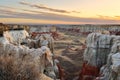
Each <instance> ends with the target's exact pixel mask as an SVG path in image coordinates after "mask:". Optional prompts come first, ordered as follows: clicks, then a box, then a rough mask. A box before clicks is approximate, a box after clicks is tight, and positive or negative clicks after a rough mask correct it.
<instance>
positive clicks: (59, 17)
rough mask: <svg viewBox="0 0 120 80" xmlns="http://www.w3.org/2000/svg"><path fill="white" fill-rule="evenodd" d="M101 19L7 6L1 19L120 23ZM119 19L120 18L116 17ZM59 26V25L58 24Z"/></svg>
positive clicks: (2, 11) (105, 18)
mask: <svg viewBox="0 0 120 80" xmlns="http://www.w3.org/2000/svg"><path fill="white" fill-rule="evenodd" d="M98 16H99V18H82V17H74V16H68V15H63V14H55V13H49V12H41V11H36V10H29V9H18V8H12V7H7V6H4V7H3V6H2V7H1V6H0V18H22V19H36V20H49V21H62V22H69V23H73V22H75V23H89V24H91V23H95V24H107V23H108V24H111V23H113V24H114V23H115V24H117V23H120V20H115V19H113V18H112V19H109V16H102V15H98ZM102 17H104V18H102ZM115 17H116V18H119V17H120V16H115ZM58 24H59V23H58Z"/></svg>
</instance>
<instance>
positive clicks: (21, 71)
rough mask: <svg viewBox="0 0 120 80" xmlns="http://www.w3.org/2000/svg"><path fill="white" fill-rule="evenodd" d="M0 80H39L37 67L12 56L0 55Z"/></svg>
mask: <svg viewBox="0 0 120 80" xmlns="http://www.w3.org/2000/svg"><path fill="white" fill-rule="evenodd" d="M0 80H41V79H40V73H39V68H38V66H36V65H35V64H34V63H32V62H25V61H22V60H21V59H16V58H15V57H13V56H4V55H2V56H0Z"/></svg>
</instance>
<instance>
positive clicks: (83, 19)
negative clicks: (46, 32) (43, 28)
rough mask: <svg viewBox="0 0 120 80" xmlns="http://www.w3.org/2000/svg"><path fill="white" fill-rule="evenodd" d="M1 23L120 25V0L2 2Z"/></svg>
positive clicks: (0, 10)
mask: <svg viewBox="0 0 120 80" xmlns="http://www.w3.org/2000/svg"><path fill="white" fill-rule="evenodd" d="M0 22H2V23H14V24H17V23H18V24H119V23H120V0H0Z"/></svg>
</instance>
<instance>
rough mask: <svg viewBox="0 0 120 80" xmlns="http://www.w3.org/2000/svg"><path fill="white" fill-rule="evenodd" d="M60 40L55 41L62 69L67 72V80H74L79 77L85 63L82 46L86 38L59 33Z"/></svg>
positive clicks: (56, 52)
mask: <svg viewBox="0 0 120 80" xmlns="http://www.w3.org/2000/svg"><path fill="white" fill-rule="evenodd" d="M59 34H60V38H59V39H58V40H56V41H55V45H54V46H55V50H54V53H55V54H56V56H57V58H58V60H59V61H60V65H61V67H62V68H63V69H64V70H65V73H66V76H65V80H73V79H74V78H75V77H77V76H78V75H79V72H80V70H81V67H82V62H83V52H84V49H82V45H83V44H84V42H85V37H83V36H76V35H77V34H75V35H73V34H68V33H66V32H59Z"/></svg>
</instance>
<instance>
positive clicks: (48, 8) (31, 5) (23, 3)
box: [19, 1, 80, 13]
mask: <svg viewBox="0 0 120 80" xmlns="http://www.w3.org/2000/svg"><path fill="white" fill-rule="evenodd" d="M19 3H20V4H22V5H27V6H30V7H35V8H38V9H43V10H48V11H52V12H58V13H71V12H74V13H80V12H78V11H67V10H62V9H55V8H50V7H48V6H45V5H43V4H40V5H38V4H32V3H28V2H25V1H21V2H19Z"/></svg>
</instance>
